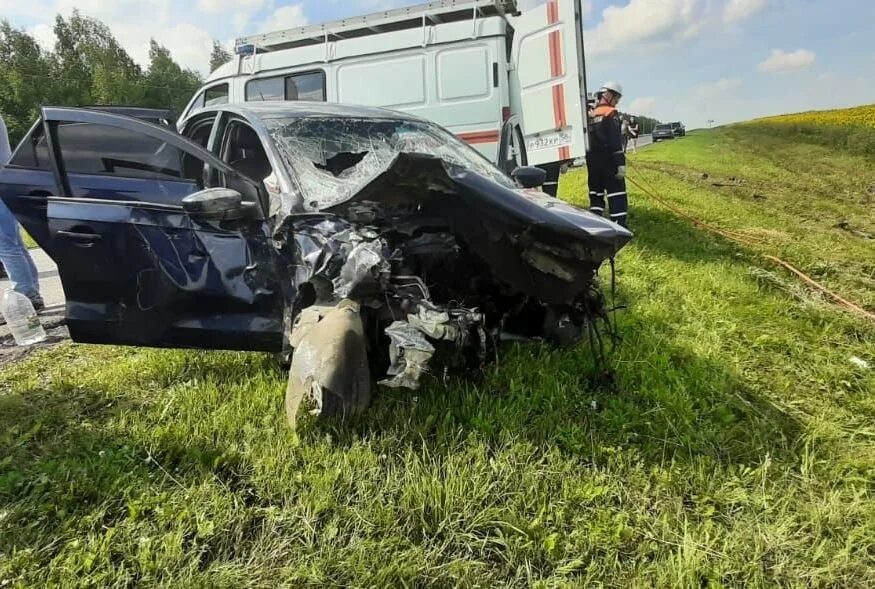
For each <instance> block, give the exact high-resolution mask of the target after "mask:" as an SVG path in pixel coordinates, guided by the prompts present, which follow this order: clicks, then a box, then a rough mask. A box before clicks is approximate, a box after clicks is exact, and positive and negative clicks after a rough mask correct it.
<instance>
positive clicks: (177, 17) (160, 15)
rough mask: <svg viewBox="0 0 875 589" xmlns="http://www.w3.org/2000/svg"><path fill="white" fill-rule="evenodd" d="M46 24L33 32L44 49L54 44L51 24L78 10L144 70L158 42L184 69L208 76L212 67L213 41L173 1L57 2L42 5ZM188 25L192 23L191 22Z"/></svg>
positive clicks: (73, 0)
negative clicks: (100, 26)
mask: <svg viewBox="0 0 875 589" xmlns="http://www.w3.org/2000/svg"><path fill="white" fill-rule="evenodd" d="M38 3H39V4H41V6H42V11H43V12H42V16H41V17H40V19H39V20H41V21H43V22H42V23H40V24H37V25H36V26H34V27H33V28H32V29H31V32H32V33H33V34H34V36H35V38H36V39H37V41H38V42H39V43H40V44H41V45H42V46H44V47H47V46H50V45H53V44H54V38H53V37H54V35H53V33H52V27H51V25H50V24H49V23H51V22H52V21H53V20H54V16H55V15H56V14H60V15H61V16H63V17H65V18H67V17H69V16H70V15H71V14H72V12H73V10H74V9H77V10H79V12H80V13H81V14H83V15H84V16H90V17H93V18H97V19H99V20H100V21H101V22H102V23H104V24H105V25H107V26H108V27H109V29H110V31H111V32H112V34H113V36H114V37H115V38H116V40H117V41H118V42H119V43H120V44H121V45H122V47H124V48H125V50H126V51H127V52H128V53H129V54H130V56H131V58H132V59H133V60H134V61H135V62H137V63H138V64H139V65H140V66H142V67H144V68H145V67H147V66H148V65H149V40H150V39H153V38H154V39H155V40H156V41H157V42H158V43H160V44H161V45H164V46H165V47H167V48H168V49H169V50H170V52H171V54H172V55H173V58H174V59H175V60H176V61H177V63H179V64H180V65H181V66H182V67H187V68H191V69H194V70H196V71H199V72H201V73H206V70H207V68H208V66H209V58H210V50H211V49H212V37H211V35H210V34H209V33H208V32H207V31H206V30H205V29H203V28H201V27H199V26H197V25H195V24H191V22H190V21H191V20H192V19H189V18H185V15H184V13H182V12H180V10H179V8H178V7H177V6H176V5H175V4H173V3H172V0H115V1H114V2H106V1H104V0H53V1H46V2H38ZM187 21H188V22H187Z"/></svg>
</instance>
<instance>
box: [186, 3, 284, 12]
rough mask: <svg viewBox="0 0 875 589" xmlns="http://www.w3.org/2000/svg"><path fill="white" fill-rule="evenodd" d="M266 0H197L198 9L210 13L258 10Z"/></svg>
mask: <svg viewBox="0 0 875 589" xmlns="http://www.w3.org/2000/svg"><path fill="white" fill-rule="evenodd" d="M266 3H267V2H266V0H198V1H197V7H198V10H202V11H204V12H208V13H211V14H229V13H235V14H236V13H248V14H253V13H255V12H258V11H259V10H261V9H262V8H264V6H265V5H266Z"/></svg>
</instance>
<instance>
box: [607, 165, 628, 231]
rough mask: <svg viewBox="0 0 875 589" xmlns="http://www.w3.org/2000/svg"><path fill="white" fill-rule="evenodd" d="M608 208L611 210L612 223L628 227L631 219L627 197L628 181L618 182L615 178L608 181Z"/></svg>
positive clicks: (612, 177)
mask: <svg viewBox="0 0 875 589" xmlns="http://www.w3.org/2000/svg"><path fill="white" fill-rule="evenodd" d="M606 188H607V191H608V206H609V207H610V209H611V221H613V222H614V223H617V224H618V225H622V226H623V227H626V226H627V221H628V217H629V214H628V213H629V197H628V196H627V195H626V181H625V180H618V179H617V178H616V177H615V176H611V177H609V178H608V179H607V182H606Z"/></svg>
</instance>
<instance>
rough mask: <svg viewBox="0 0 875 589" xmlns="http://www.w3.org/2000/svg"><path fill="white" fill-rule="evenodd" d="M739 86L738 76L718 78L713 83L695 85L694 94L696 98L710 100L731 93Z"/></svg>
mask: <svg viewBox="0 0 875 589" xmlns="http://www.w3.org/2000/svg"><path fill="white" fill-rule="evenodd" d="M739 88H741V80H740V79H738V78H720V79H719V80H717V81H716V82H714V83H713V84H702V85H700V86H696V88H695V92H694V95H695V96H696V97H697V98H701V99H704V100H710V99H714V98H718V97H722V96H726V95H729V94H732V93H733V92H734V91H735V90H737V89H739Z"/></svg>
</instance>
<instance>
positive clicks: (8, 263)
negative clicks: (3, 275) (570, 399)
mask: <svg viewBox="0 0 875 589" xmlns="http://www.w3.org/2000/svg"><path fill="white" fill-rule="evenodd" d="M0 261H2V262H3V266H4V267H5V268H6V272H7V273H8V274H9V280H10V281H11V282H12V288H13V289H15V290H16V291H17V292H20V293H21V294H23V295H24V296H26V297H27V298H29V299H39V282H38V273H37V269H36V266H35V265H34V263H33V259H32V258H31V257H30V254H29V253H28V252H27V248H25V247H24V242H23V241H22V240H21V233H20V229H19V228H18V221H16V219H15V217H13V216H12V213H11V212H10V211H9V209H8V208H7V207H6V205H5V204H3V203H2V202H0ZM40 300H41V299H40Z"/></svg>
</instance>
